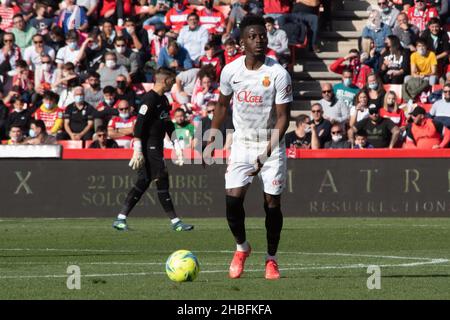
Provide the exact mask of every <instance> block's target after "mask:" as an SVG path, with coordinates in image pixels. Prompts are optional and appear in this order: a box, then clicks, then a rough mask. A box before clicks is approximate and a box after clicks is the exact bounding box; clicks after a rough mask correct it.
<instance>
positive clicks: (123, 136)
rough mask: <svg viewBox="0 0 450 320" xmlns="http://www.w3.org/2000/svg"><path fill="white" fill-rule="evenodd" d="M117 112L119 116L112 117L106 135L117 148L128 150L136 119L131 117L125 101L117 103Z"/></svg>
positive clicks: (128, 106)
mask: <svg viewBox="0 0 450 320" xmlns="http://www.w3.org/2000/svg"><path fill="white" fill-rule="evenodd" d="M117 110H118V111H119V115H116V116H114V117H112V118H111V120H110V121H109V123H108V135H109V136H110V137H111V138H112V139H114V140H116V142H117V144H118V145H119V146H121V147H124V148H129V147H130V143H131V140H133V129H134V125H135V123H136V119H137V117H136V116H132V115H131V108H130V105H129V104H128V101H126V100H120V101H119V102H118V105H117Z"/></svg>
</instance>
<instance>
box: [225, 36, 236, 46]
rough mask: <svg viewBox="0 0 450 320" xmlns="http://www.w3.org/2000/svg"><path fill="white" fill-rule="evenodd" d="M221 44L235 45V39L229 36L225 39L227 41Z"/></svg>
mask: <svg viewBox="0 0 450 320" xmlns="http://www.w3.org/2000/svg"><path fill="white" fill-rule="evenodd" d="M223 45H224V46H225V47H226V46H236V40H234V39H233V38H229V39H227V41H225V43H224V44H223Z"/></svg>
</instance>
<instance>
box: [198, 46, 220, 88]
mask: <svg viewBox="0 0 450 320" xmlns="http://www.w3.org/2000/svg"><path fill="white" fill-rule="evenodd" d="M199 63H200V68H201V67H203V66H205V65H209V64H210V65H212V66H213V67H214V68H215V69H216V76H217V79H219V78H220V72H221V71H222V65H221V62H220V59H219V58H218V57H215V56H214V44H213V43H211V42H209V43H207V44H206V45H205V55H204V56H202V57H200V60H199Z"/></svg>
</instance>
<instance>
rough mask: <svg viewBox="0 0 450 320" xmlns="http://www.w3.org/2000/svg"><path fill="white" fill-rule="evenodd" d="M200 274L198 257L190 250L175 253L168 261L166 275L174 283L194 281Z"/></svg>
mask: <svg viewBox="0 0 450 320" xmlns="http://www.w3.org/2000/svg"><path fill="white" fill-rule="evenodd" d="M199 272H200V266H199V264H198V260H197V257H196V256H195V255H194V254H193V253H192V252H190V251H188V250H178V251H175V252H174V253H172V254H171V255H170V256H169V258H168V259H167V262H166V273H167V275H168V276H169V279H170V280H172V281H175V282H184V281H194V280H195V278H197V275H198V273H199Z"/></svg>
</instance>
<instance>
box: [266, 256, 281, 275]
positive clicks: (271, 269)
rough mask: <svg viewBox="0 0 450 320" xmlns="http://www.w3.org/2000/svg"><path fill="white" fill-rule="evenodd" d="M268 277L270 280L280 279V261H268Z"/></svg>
mask: <svg viewBox="0 0 450 320" xmlns="http://www.w3.org/2000/svg"><path fill="white" fill-rule="evenodd" d="M266 279H268V280H277V279H280V271H279V270H278V263H277V262H276V261H275V260H273V259H270V260H267V261H266Z"/></svg>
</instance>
